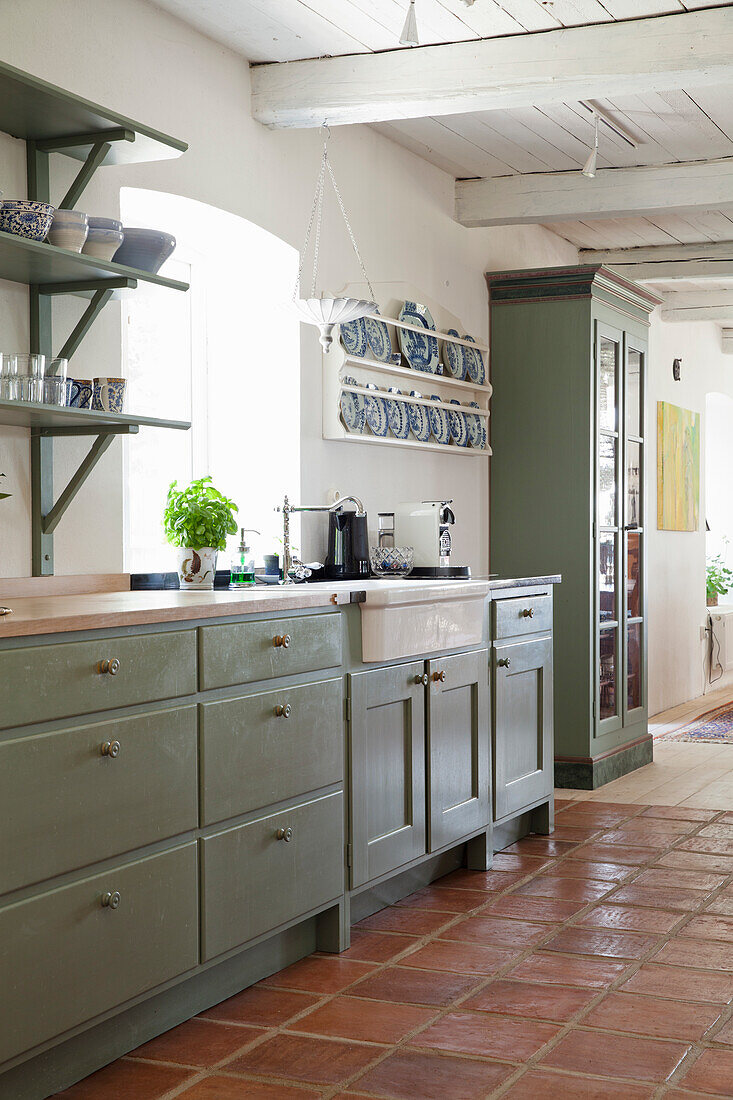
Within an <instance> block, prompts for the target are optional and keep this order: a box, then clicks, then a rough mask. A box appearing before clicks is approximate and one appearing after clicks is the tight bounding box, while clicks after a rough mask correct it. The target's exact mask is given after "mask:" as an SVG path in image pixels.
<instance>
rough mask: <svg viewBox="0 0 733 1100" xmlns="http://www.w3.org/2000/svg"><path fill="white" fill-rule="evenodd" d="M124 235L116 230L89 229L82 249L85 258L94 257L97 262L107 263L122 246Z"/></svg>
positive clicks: (92, 227) (91, 227)
mask: <svg viewBox="0 0 733 1100" xmlns="http://www.w3.org/2000/svg"><path fill="white" fill-rule="evenodd" d="M123 239H124V234H123V233H122V232H120V231H119V230H116V229H102V228H96V227H95V226H90V227H89V233H88V234H87V239H86V242H85V244H84V247H83V248H82V252H83V253H84V255H85V256H94V258H95V259H97V260H107V262H109V261H110V260H111V259H112V257H113V256H114V254H115V252H116V251H117V249H118V248H119V247H120V245H121V244H122V241H123Z"/></svg>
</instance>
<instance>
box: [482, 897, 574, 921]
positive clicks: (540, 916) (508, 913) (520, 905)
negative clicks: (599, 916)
mask: <svg viewBox="0 0 733 1100" xmlns="http://www.w3.org/2000/svg"><path fill="white" fill-rule="evenodd" d="M585 905H586V903H585V902H582V901H562V900H561V899H560V898H534V897H526V896H525V897H522V896H520V895H517V894H505V895H504V896H503V897H500V898H497V899H496V901H493V902H491V904H490V906H489V907H488V908H487V909H485V910H484V912H483V913H482V914H481V915H482V916H487V917H514V918H516V919H518V920H530V921H547V922H549V923H551V924H560V923H561V922H562V921H565V920H568V919H569V918H570V917H574V916H575V914H576V913H579V912H580V910H581V909H584V908H585Z"/></svg>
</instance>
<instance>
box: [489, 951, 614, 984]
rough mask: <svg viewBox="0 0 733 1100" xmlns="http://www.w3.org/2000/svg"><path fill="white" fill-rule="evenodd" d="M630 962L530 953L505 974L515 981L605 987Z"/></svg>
mask: <svg viewBox="0 0 733 1100" xmlns="http://www.w3.org/2000/svg"><path fill="white" fill-rule="evenodd" d="M627 969H628V963H625V962H617V961H616V960H612V959H585V958H583V959H569V958H565V957H563V956H560V955H542V954H540V953H537V954H535V955H530V957H529V958H528V959H525V960H524V962H521V963H520V964H519V965H518V966H516V967H515V968H514V970H510V971H509V973H508V974H507V975H506V976H507V977H508V978H513V979H515V980H516V981H526V982H545V983H549V984H552V985H574V986H578V987H579V988H581V989H585V988H587V989H603V988H604V987H605V986H607V985H609V984H610V983H611V982H614V981H616V979H617V978H619V977H620V976H621V975H622V974H623V972H624V970H627Z"/></svg>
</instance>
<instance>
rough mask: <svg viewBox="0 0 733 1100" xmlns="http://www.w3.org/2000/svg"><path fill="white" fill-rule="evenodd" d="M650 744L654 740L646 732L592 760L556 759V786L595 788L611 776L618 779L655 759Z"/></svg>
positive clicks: (578, 788)
mask: <svg viewBox="0 0 733 1100" xmlns="http://www.w3.org/2000/svg"><path fill="white" fill-rule="evenodd" d="M653 746H654V741H653V738H652V737H651V735H650V734H649V735H647V736H646V737H644V738H642V739H641V740H640V741H635V742H634V743H633V744H631V745H621V746H620V747H619V748H618V749H616V750H615V751H614V752H611V753H606V754H605V755H604V756H601V757H596V759H595V760H592V759H587V760H563V759H556V760H555V786H556V787H560V788H563V789H566V790H567V789H571V788H573V789H575V790H580V791H594V790H596V788H598V787H603V786H605V784H606V783H611V782H612V781H613V780H614V779H620V777H621V776H622V775H628V773H629V772H633V771H636V769H637V768H643V767H644V766H645V764H651V763H652V760H653V759H654V748H653Z"/></svg>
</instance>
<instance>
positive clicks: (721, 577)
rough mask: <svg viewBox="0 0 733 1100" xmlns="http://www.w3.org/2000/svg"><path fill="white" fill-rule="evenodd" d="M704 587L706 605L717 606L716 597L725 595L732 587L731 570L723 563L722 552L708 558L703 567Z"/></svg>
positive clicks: (732, 576)
mask: <svg viewBox="0 0 733 1100" xmlns="http://www.w3.org/2000/svg"><path fill="white" fill-rule="evenodd" d="M705 587H706V591H707V600H708V607H717V605H718V597H719V596H725V595H727V593H728V592H729V591H730V590H731V588H733V570H731V569H729V568H728V567H727V565H726V564H725V558H724V557H723V555H722V554H716V555H715V557H713V558H709V559H708V563H707V566H706V567H705Z"/></svg>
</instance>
